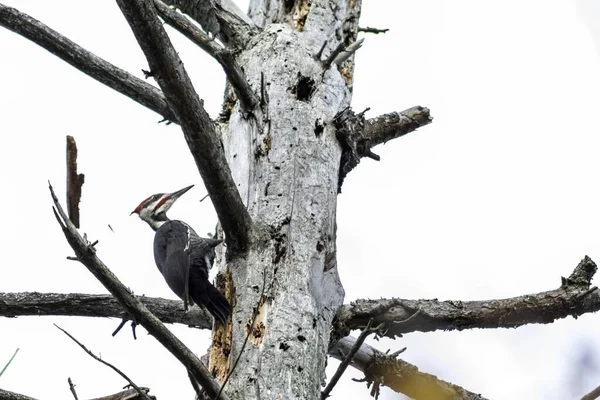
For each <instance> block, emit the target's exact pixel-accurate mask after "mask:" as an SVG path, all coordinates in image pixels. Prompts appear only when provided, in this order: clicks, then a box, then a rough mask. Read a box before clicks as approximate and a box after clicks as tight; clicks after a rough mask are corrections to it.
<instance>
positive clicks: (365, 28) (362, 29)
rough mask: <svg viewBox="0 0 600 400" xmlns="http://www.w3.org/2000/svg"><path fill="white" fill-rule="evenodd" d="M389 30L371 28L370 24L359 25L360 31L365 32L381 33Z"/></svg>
mask: <svg viewBox="0 0 600 400" xmlns="http://www.w3.org/2000/svg"><path fill="white" fill-rule="evenodd" d="M387 31H389V29H377V28H371V27H369V26H367V27H364V28H362V27H360V26H359V27H358V32H365V33H374V34H376V35H377V34H379V33H386V32H387Z"/></svg>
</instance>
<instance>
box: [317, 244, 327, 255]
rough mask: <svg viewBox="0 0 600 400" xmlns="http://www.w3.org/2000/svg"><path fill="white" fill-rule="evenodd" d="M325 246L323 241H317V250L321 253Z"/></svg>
mask: <svg viewBox="0 0 600 400" xmlns="http://www.w3.org/2000/svg"><path fill="white" fill-rule="evenodd" d="M324 248H325V245H324V244H323V243H321V241H318V242H317V251H318V252H319V253H320V252H322V251H323V249H324Z"/></svg>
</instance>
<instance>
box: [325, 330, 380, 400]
mask: <svg viewBox="0 0 600 400" xmlns="http://www.w3.org/2000/svg"><path fill="white" fill-rule="evenodd" d="M372 323H373V320H370V321H369V322H368V323H367V326H365V329H363V331H362V332H361V333H360V336H359V337H358V339H357V340H356V343H354V345H353V346H352V348H351V349H350V351H348V352H347V353H344V354H346V356H345V357H344V359H343V360H342V362H341V363H340V365H339V367H338V369H337V370H336V371H335V373H334V374H333V376H332V377H331V380H330V381H329V383H328V384H327V386H326V387H325V389H323V392H321V399H322V400H325V399H326V398H328V397H329V395H330V393H331V391H332V390H333V388H334V387H335V385H337V383H338V381H339V380H340V378H341V377H342V375H344V372H345V371H346V368H348V366H349V365H350V363H351V362H352V359H353V358H354V355H355V354H356V352H357V351H358V350H359V349H360V346H362V344H363V343H364V342H365V340H366V339H367V336H369V335H370V334H371V333H373V332H374V330H372V329H371V324H372ZM340 351H342V350H340ZM342 352H343V351H342Z"/></svg>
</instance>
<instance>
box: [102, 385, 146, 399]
mask: <svg viewBox="0 0 600 400" xmlns="http://www.w3.org/2000/svg"><path fill="white" fill-rule="evenodd" d="M140 390H141V391H142V392H143V393H145V394H148V392H150V389H148V388H145V387H141V388H140ZM150 397H151V398H154V396H150ZM138 399H140V400H141V399H143V397H141V396H140V395H139V394H138V393H137V392H136V391H135V389H127V390H123V391H121V392H119V393H115V394H111V395H108V396H103V397H97V398H95V399H91V400H138Z"/></svg>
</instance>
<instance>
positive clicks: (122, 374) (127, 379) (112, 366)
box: [54, 324, 151, 400]
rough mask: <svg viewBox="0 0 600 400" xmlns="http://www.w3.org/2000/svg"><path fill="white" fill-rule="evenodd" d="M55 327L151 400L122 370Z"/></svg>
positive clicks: (144, 397) (147, 399) (142, 395)
mask: <svg viewBox="0 0 600 400" xmlns="http://www.w3.org/2000/svg"><path fill="white" fill-rule="evenodd" d="M54 326H55V327H57V328H58V329H60V330H61V331H62V332H63V333H64V334H65V335H67V336H68V337H69V338H70V339H71V340H72V341H74V342H75V343H77V344H78V345H79V347H81V348H82V349H83V351H85V352H86V353H88V354H89V355H90V357H92V358H93V359H94V360H96V361H98V362H100V363H102V364H104V365H106V366H107V367H109V368H111V369H112V370H113V371H115V372H116V373H117V374H119V375H121V378H123V379H125V380H126V381H127V382H129V385H131V387H132V388H134V389H135V391H136V392H137V393H138V394H139V395H140V396H141V397H142V398H143V399H145V400H151V399H150V397H149V396H148V395H147V394H146V393H144V392H143V391H142V390H141V389H140V388H139V387H138V386H137V385H136V384H135V382H133V381H132V380H131V379H129V377H128V376H127V375H125V374H124V373H123V372H121V370H120V369H118V368H117V367H115V366H114V365H112V364H111V363H109V362H107V361H104V360H103V359H101V358H100V357H98V356H97V355H95V354H94V353H92V351H91V350H88V348H87V347H85V345H84V344H82V343H81V342H79V341H78V340H77V339H75V338H74V337H73V335H71V334H70V333H69V332H67V331H65V330H64V329H63V328H61V327H60V326H58V325H56V324H54ZM69 384H70V385H71V378H69ZM71 391H72V392H73V395H74V396H75V399H77V395H76V394H75V390H74V388H73V389H72V390H71Z"/></svg>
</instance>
